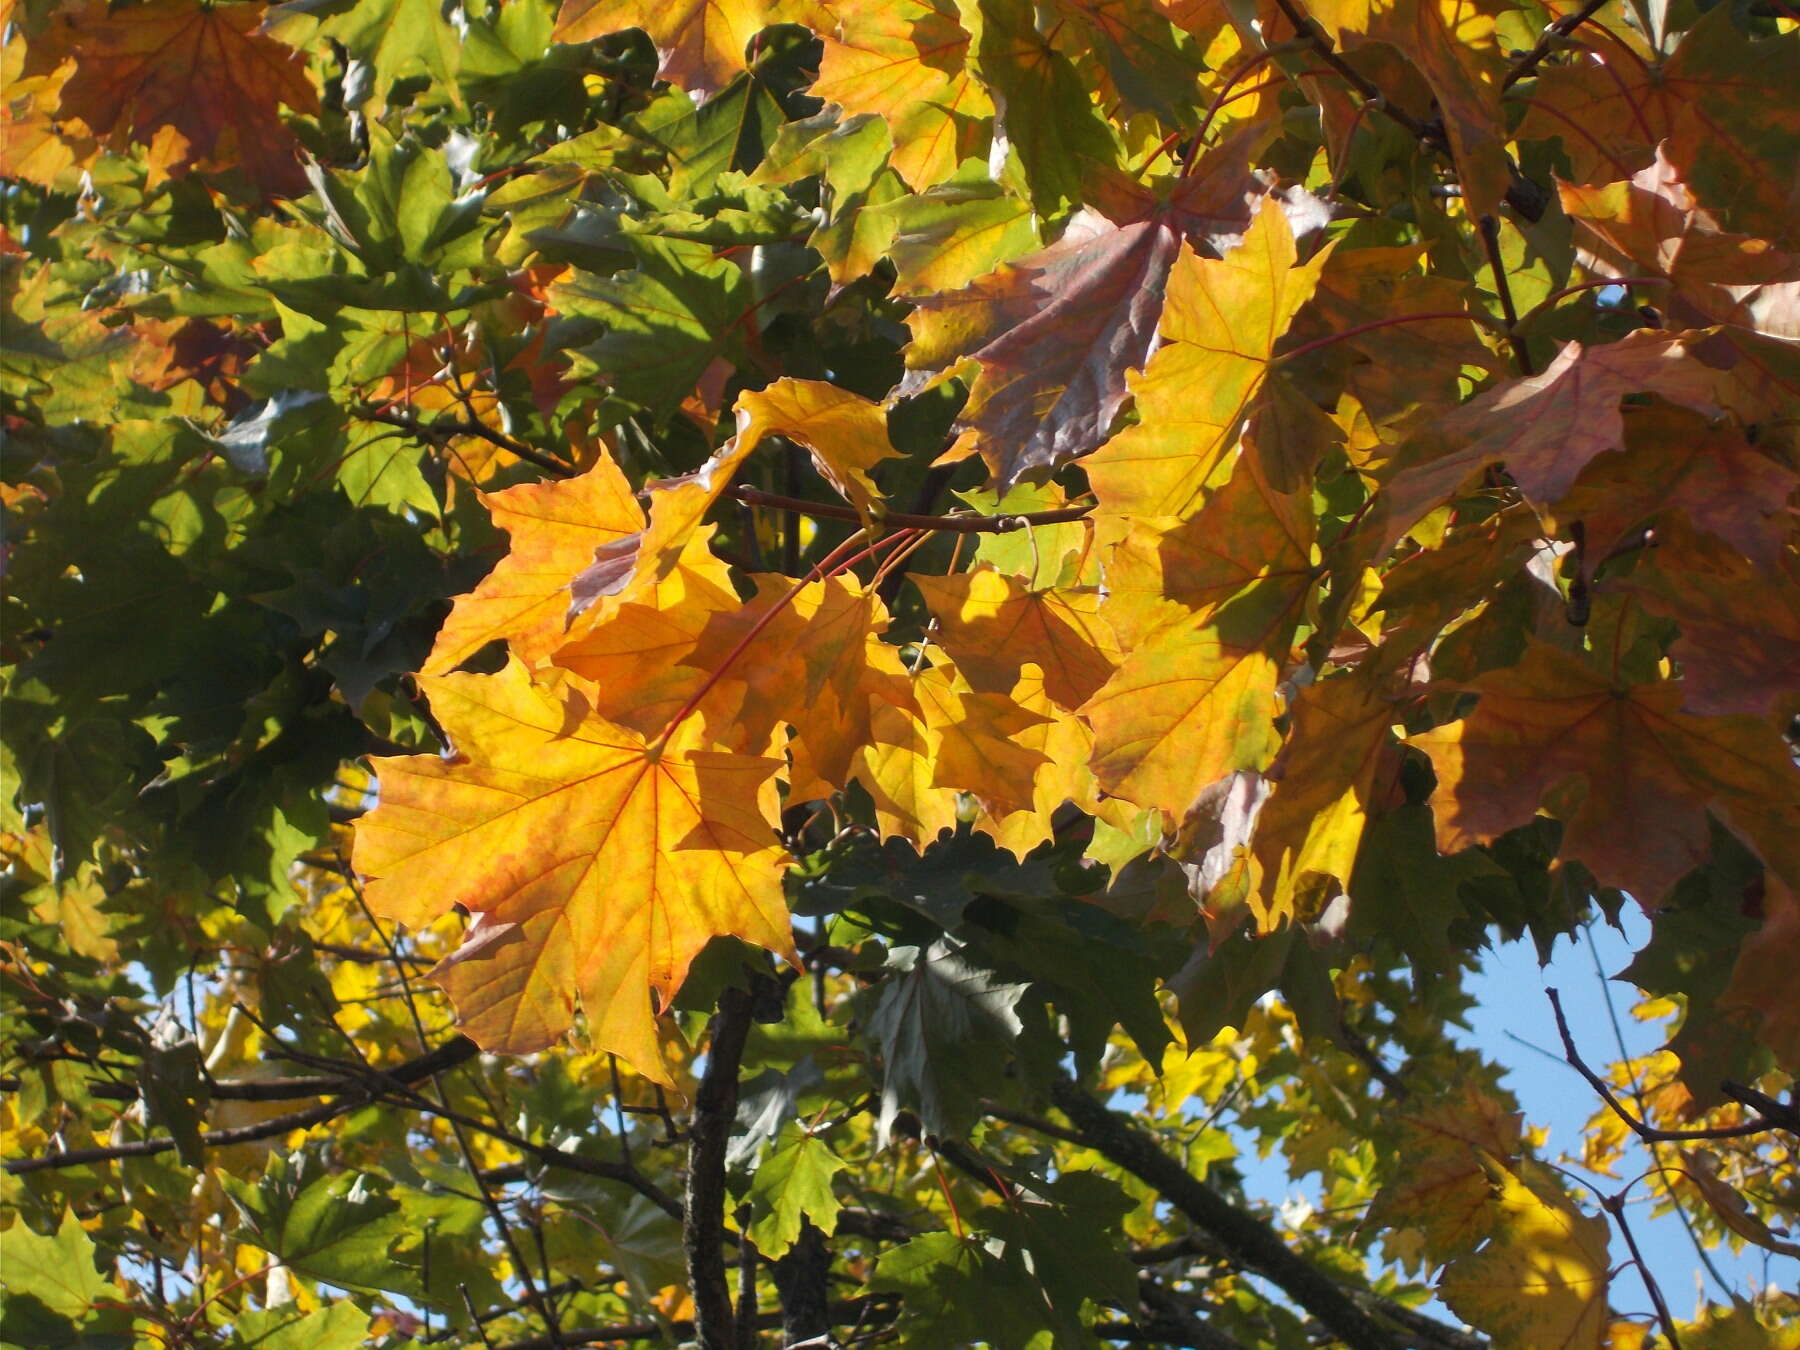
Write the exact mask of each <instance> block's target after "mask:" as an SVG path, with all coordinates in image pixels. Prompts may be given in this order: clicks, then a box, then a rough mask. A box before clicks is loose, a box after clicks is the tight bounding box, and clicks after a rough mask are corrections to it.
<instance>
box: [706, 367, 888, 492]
mask: <svg viewBox="0 0 1800 1350" xmlns="http://www.w3.org/2000/svg"><path fill="white" fill-rule="evenodd" d="M737 411H738V425H739V433H738V434H739V435H741V436H747V437H753V438H755V439H757V440H761V439H762V438H763V437H765V436H786V437H787V438H788V439H789V440H791V441H794V442H795V443H797V444H799V445H803V446H805V447H806V450H807V452H808V453H809V454H811V455H812V461H813V467H815V468H816V469H818V471H819V476H820V477H821V478H823V479H824V480H825V481H826V482H827V483H830V484H831V486H832V487H833V488H834V489H835V490H836V491H837V493H838V494H839V495H840V496H841V497H843V498H844V500H845V501H847V502H849V503H850V504H851V505H852V506H854V507H855V508H856V511H857V514H858V515H860V516H861V517H862V519H863V523H864V524H865V525H869V524H872V523H873V520H874V516H875V513H876V512H877V511H878V510H879V509H880V507H881V506H882V505H883V503H884V501H885V499H884V498H883V496H882V493H881V489H880V488H879V487H877V486H876V485H875V480H874V479H873V478H871V477H870V476H869V474H870V471H871V470H873V469H874V467H875V466H876V465H877V464H879V463H881V461H882V460H884V459H892V458H893V457H894V456H895V455H897V454H899V453H900V452H899V451H897V450H895V449H894V447H893V445H892V444H891V443H890V442H889V441H888V433H887V413H886V411H885V410H884V409H883V408H882V406H881V405H880V404H879V403H875V402H872V401H871V400H869V399H866V398H864V397H862V395H860V394H853V393H851V392H850V391H849V390H848V389H839V388H838V387H837V386H836V385H834V384H826V383H825V382H824V381H822V380H794V379H781V380H777V381H775V383H774V384H771V385H770V386H769V387H768V388H767V389H762V390H746V391H745V392H744V393H742V394H740V395H738V401H737Z"/></svg>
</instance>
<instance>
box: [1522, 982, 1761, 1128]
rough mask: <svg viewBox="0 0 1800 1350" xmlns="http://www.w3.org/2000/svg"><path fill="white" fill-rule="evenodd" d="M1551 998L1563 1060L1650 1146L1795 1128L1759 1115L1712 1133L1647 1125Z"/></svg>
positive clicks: (1556, 996)
mask: <svg viewBox="0 0 1800 1350" xmlns="http://www.w3.org/2000/svg"><path fill="white" fill-rule="evenodd" d="M1545 992H1546V993H1547V994H1549V995H1550V1007H1551V1009H1552V1010H1554V1012H1555V1013H1556V1030H1557V1033H1558V1034H1559V1035H1560V1036H1561V1037H1562V1043H1563V1058H1564V1059H1566V1060H1568V1061H1569V1067H1570V1068H1572V1069H1574V1070H1575V1072H1576V1073H1578V1074H1580V1075H1581V1076H1582V1077H1583V1078H1585V1079H1587V1081H1588V1086H1589V1087H1591V1088H1593V1089H1594V1091H1595V1092H1598V1093H1599V1094H1600V1096H1601V1099H1602V1100H1604V1101H1605V1102H1606V1104H1607V1105H1608V1106H1610V1107H1611V1108H1612V1112H1613V1114H1614V1115H1615V1116H1617V1117H1618V1118H1619V1119H1620V1120H1622V1121H1624V1122H1625V1124H1626V1126H1627V1127H1628V1128H1629V1129H1630V1130H1631V1132H1632V1133H1633V1134H1635V1135H1636V1136H1637V1137H1638V1138H1639V1139H1642V1140H1644V1141H1645V1142H1646V1143H1656V1144H1664V1143H1678V1142H1680V1141H1681V1140H1684V1139H1742V1138H1744V1137H1745V1136H1746V1135H1752V1134H1762V1133H1763V1132H1764V1131H1766V1130H1777V1129H1791V1128H1792V1126H1791V1125H1782V1124H1778V1123H1777V1122H1776V1121H1773V1120H1770V1119H1769V1118H1768V1117H1766V1116H1758V1117H1757V1118H1756V1119H1755V1120H1750V1121H1745V1122H1744V1123H1743V1124H1742V1125H1721V1126H1718V1127H1716V1128H1714V1129H1708V1130H1659V1129H1657V1128H1656V1127H1655V1126H1654V1125H1646V1124H1644V1122H1643V1121H1641V1120H1639V1119H1638V1118H1637V1117H1636V1116H1634V1115H1632V1114H1631V1112H1629V1111H1627V1110H1626V1109H1625V1107H1624V1104H1623V1103H1622V1102H1620V1101H1619V1099H1618V1098H1617V1097H1615V1096H1614V1095H1613V1090H1612V1089H1611V1088H1609V1087H1608V1086H1607V1085H1606V1080H1605V1079H1603V1078H1601V1077H1600V1075H1599V1074H1597V1073H1595V1072H1594V1071H1593V1070H1592V1069H1590V1068H1588V1066H1587V1062H1586V1061H1585V1060H1583V1059H1582V1058H1581V1052H1580V1051H1578V1050H1576V1048H1575V1038H1574V1036H1572V1035H1570V1034H1569V1019H1568V1018H1566V1017H1565V1016H1563V1006H1562V995H1561V993H1559V992H1558V991H1557V990H1555V989H1548V990H1545Z"/></svg>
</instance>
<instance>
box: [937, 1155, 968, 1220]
mask: <svg viewBox="0 0 1800 1350" xmlns="http://www.w3.org/2000/svg"><path fill="white" fill-rule="evenodd" d="M931 1165H932V1167H933V1168H935V1169H936V1171H937V1182H938V1189H939V1190H940V1191H942V1192H943V1193H944V1203H945V1204H946V1205H948V1206H950V1225H951V1227H953V1228H955V1229H956V1236H957V1237H958V1238H961V1237H962V1236H964V1230H963V1221H962V1214H961V1213H960V1212H958V1210H957V1208H956V1197H955V1196H953V1195H951V1194H950V1182H949V1181H948V1180H947V1179H946V1178H945V1176H944V1160H943V1159H942V1158H940V1157H938V1151H937V1150H936V1149H935V1148H934V1149H932V1150H931Z"/></svg>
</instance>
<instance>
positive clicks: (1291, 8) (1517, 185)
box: [1275, 0, 1549, 221]
mask: <svg viewBox="0 0 1800 1350" xmlns="http://www.w3.org/2000/svg"><path fill="white" fill-rule="evenodd" d="M1275 4H1276V6H1277V7H1278V8H1279V9H1280V10H1281V12H1282V13H1283V14H1284V15H1286V16H1287V20H1288V22H1289V23H1291V24H1293V26H1294V31H1295V32H1296V33H1298V34H1299V35H1300V36H1301V37H1303V38H1305V39H1306V40H1307V41H1308V42H1310V43H1311V44H1312V49H1313V51H1314V52H1316V53H1317V54H1318V57H1319V59H1320V60H1321V61H1323V62H1324V63H1325V64H1326V65H1328V66H1330V67H1331V70H1332V73H1333V74H1335V75H1337V76H1339V77H1340V78H1341V79H1343V80H1344V81H1345V82H1346V83H1347V84H1349V86H1350V87H1351V88H1352V89H1354V90H1356V92H1357V93H1359V94H1361V95H1362V97H1363V100H1364V102H1366V103H1370V104H1373V105H1374V106H1375V107H1377V108H1380V109H1381V111H1382V112H1384V113H1386V114H1387V115H1388V117H1389V118H1390V119H1392V120H1393V121H1394V122H1396V123H1398V124H1399V125H1400V126H1402V127H1404V128H1405V129H1406V130H1407V132H1408V133H1410V134H1411V135H1412V136H1413V137H1414V138H1415V139H1417V140H1418V141H1419V142H1420V143H1421V144H1424V145H1426V146H1429V147H1430V148H1431V149H1433V150H1435V151H1437V152H1438V153H1439V154H1441V155H1443V156H1444V158H1445V159H1448V160H1449V161H1450V163H1451V166H1452V167H1453V168H1454V167H1455V165H1456V154H1455V151H1454V150H1453V149H1452V148H1451V145H1450V138H1449V137H1448V136H1447V135H1445V134H1444V131H1443V129H1442V128H1441V127H1437V126H1427V125H1426V124H1425V123H1424V122H1421V121H1420V120H1419V119H1418V118H1416V117H1414V116H1413V115H1412V114H1411V113H1409V112H1407V111H1406V109H1404V108H1396V107H1395V106H1394V105H1393V104H1392V103H1390V102H1389V101H1388V98H1387V96H1386V95H1385V94H1383V93H1382V92H1381V89H1380V87H1379V86H1377V85H1376V84H1375V83H1374V82H1373V81H1371V80H1370V79H1369V78H1368V77H1367V76H1366V75H1364V74H1363V73H1362V72H1361V71H1360V70H1358V69H1356V67H1355V66H1353V65H1351V64H1350V63H1349V62H1348V61H1346V60H1345V59H1344V58H1343V56H1342V55H1341V54H1340V53H1339V52H1338V50H1337V48H1336V47H1335V46H1333V45H1332V41H1331V36H1330V34H1328V33H1327V32H1326V31H1325V30H1324V29H1323V28H1322V27H1321V26H1320V25H1319V21H1318V20H1317V19H1315V18H1313V17H1312V16H1311V15H1310V14H1308V13H1307V12H1306V11H1305V10H1303V9H1302V8H1300V6H1299V4H1298V3H1297V0H1275ZM1539 59H1540V60H1541V59H1542V58H1541V57H1540V58H1539ZM1506 164H1507V168H1508V169H1510V170H1511V172H1512V182H1511V183H1509V184H1508V185H1507V188H1506V204H1507V205H1508V206H1510V207H1512V209H1513V210H1515V211H1517V212H1518V213H1519V214H1520V215H1521V216H1523V217H1524V218H1525V219H1526V220H1530V221H1536V220H1541V219H1542V218H1543V215H1544V210H1545V208H1546V206H1547V205H1548V204H1549V200H1548V196H1547V194H1546V193H1545V191H1544V189H1543V188H1541V187H1539V186H1538V185H1537V184H1536V183H1533V182H1532V181H1531V180H1530V179H1528V178H1526V177H1525V176H1524V175H1523V174H1522V173H1520V172H1519V166H1518V165H1517V164H1515V163H1514V162H1513V160H1512V157H1511V156H1510V155H1508V156H1507V159H1506Z"/></svg>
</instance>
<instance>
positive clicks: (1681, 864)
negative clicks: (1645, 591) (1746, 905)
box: [1411, 640, 1800, 910]
mask: <svg viewBox="0 0 1800 1350" xmlns="http://www.w3.org/2000/svg"><path fill="white" fill-rule="evenodd" d="M1462 687H1463V688H1464V689H1465V690H1467V691H1468V692H1471V693H1475V694H1479V695H1480V701H1479V702H1478V703H1477V704H1476V706H1475V710H1474V711H1473V712H1472V713H1470V714H1469V716H1468V717H1466V718H1464V719H1463V720H1461V721H1459V722H1453V723H1451V724H1449V725H1447V726H1443V727H1439V728H1437V729H1436V730H1433V731H1428V732H1425V733H1423V734H1422V735H1418V736H1414V737H1413V738H1412V742H1411V743H1412V744H1413V745H1416V746H1418V747H1419V748H1420V749H1422V750H1423V751H1425V753H1426V754H1427V755H1429V756H1430V757H1431V763H1432V767H1433V768H1434V769H1435V770H1436V771H1437V779H1438V782H1437V789H1436V791H1435V792H1434V793H1433V795H1432V799H1431V804H1432V809H1433V811H1434V812H1435V814H1436V816H1437V828H1438V846H1439V847H1440V848H1441V849H1443V851H1444V852H1446V853H1454V852H1455V851H1457V850H1458V849H1461V848H1466V847H1467V846H1468V845H1470V844H1477V843H1490V842H1492V841H1493V840H1494V839H1496V838H1498V837H1499V836H1500V835H1501V834H1504V833H1505V832H1506V831H1507V830H1509V829H1512V828H1514V827H1515V826H1518V825H1523V824H1525V823H1527V822H1528V821H1530V820H1531V819H1532V817H1533V816H1534V815H1536V814H1537V812H1538V810H1539V808H1540V805H1542V806H1543V808H1544V809H1545V810H1548V811H1549V812H1551V813H1552V814H1554V815H1556V816H1558V817H1559V818H1561V819H1562V821H1563V840H1562V848H1561V853H1562V855H1563V856H1565V857H1570V858H1578V859H1580V860H1581V861H1582V862H1584V863H1586V864H1587V866H1588V867H1589V868H1590V869H1591V870H1592V871H1593V873H1594V875H1595V877H1596V878H1597V879H1598V880H1599V882H1600V884H1601V885H1603V886H1616V887H1618V888H1619V889H1621V890H1625V891H1629V892H1630V893H1631V894H1632V895H1633V896H1635V897H1636V898H1637V900H1638V901H1639V903H1640V904H1642V905H1644V906H1645V908H1646V909H1651V910H1654V908H1655V907H1656V905H1657V904H1658V903H1659V902H1660V901H1661V899H1662V897H1663V896H1664V894H1665V893H1666V892H1667V891H1668V889H1669V887H1670V886H1672V885H1674V883H1675V882H1676V881H1678V880H1679V879H1680V878H1681V877H1682V876H1683V875H1685V874H1686V873H1687V872H1688V871H1690V870H1691V869H1693V868H1694V867H1697V866H1698V865H1700V864H1701V863H1703V862H1705V861H1706V859H1707V858H1708V857H1709V856H1710V855H1711V852H1712V845H1711V839H1710V836H1709V834H1708V827H1707V811H1708V810H1709V809H1712V810H1715V811H1719V812H1732V818H1733V819H1734V820H1735V821H1737V822H1738V823H1739V825H1740V827H1741V828H1745V829H1747V830H1748V831H1749V832H1750V833H1751V834H1752V836H1753V840H1752V841H1753V842H1756V841H1759V840H1761V839H1763V838H1765V837H1767V835H1768V830H1767V828H1765V827H1764V826H1762V825H1761V824H1760V823H1759V822H1760V821H1761V819H1763V817H1764V816H1765V815H1766V813H1767V812H1768V810H1769V809H1770V804H1772V803H1773V804H1792V803H1795V802H1796V801H1797V800H1800V773H1797V772H1796V770H1795V769H1794V766H1793V764H1792V763H1791V762H1790V761H1789V759H1788V756H1787V752H1786V750H1785V748H1784V747H1783V746H1782V744H1781V739H1780V737H1779V735H1777V734H1776V732H1775V731H1774V729H1773V728H1771V727H1770V726H1769V724H1768V723H1767V722H1764V721H1761V720H1760V719H1756V718H1749V717H1694V716H1691V715H1689V714H1686V713H1683V712H1681V711H1680V710H1679V709H1680V703H1681V699H1682V691H1681V687H1680V686H1679V685H1678V684H1672V683H1656V684H1639V685H1630V686H1621V685H1620V684H1619V683H1618V682H1617V681H1616V680H1614V679H1611V678H1609V677H1608V676H1606V675H1605V674H1604V673H1603V672H1601V671H1598V670H1596V669H1595V668H1594V667H1593V666H1592V665H1591V664H1590V663H1589V662H1587V661H1585V660H1583V659H1581V658H1580V657H1577V656H1573V655H1570V654H1569V653H1567V652H1564V651H1561V650H1559V649H1557V648H1555V647H1551V646H1549V645H1548V644H1546V643H1543V642H1540V641H1535V640H1534V641H1533V642H1532V644H1531V645H1530V646H1529V647H1528V648H1527V650H1526V653H1525V657H1524V659H1523V660H1522V661H1521V662H1520V663H1519V664H1518V665H1517V666H1513V667H1511V668H1508V669H1504V670H1496V671H1491V672H1489V673H1487V674H1485V675H1481V676H1479V677H1477V678H1476V679H1474V680H1472V681H1470V682H1469V683H1468V684H1466V685H1464V686H1462ZM1734 808H1735V809H1734Z"/></svg>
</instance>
